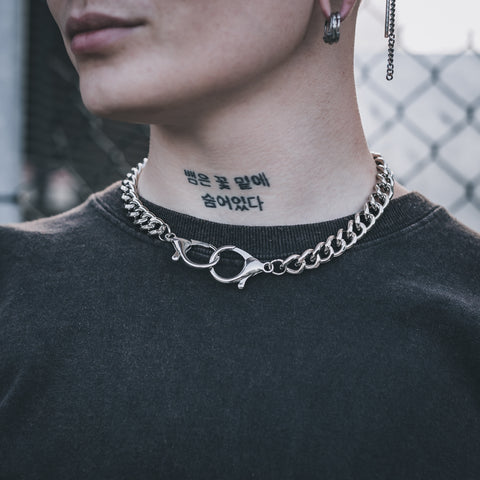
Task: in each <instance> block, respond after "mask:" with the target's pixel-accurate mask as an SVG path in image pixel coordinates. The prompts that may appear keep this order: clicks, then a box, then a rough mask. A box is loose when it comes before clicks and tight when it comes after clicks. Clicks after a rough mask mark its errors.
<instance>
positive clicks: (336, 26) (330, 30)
mask: <svg viewBox="0 0 480 480" xmlns="http://www.w3.org/2000/svg"><path fill="white" fill-rule="evenodd" d="M341 20H342V19H341V17H340V12H336V13H332V14H331V15H330V18H329V19H327V21H326V22H325V29H324V35H323V41H324V42H325V43H328V44H329V45H332V44H333V43H337V42H338V41H339V40H340V23H341Z"/></svg>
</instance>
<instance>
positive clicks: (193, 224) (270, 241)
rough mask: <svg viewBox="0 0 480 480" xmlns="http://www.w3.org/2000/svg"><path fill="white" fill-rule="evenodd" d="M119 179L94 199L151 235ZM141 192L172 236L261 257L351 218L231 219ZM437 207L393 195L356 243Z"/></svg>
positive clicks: (308, 244)
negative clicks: (135, 216)
mask: <svg viewBox="0 0 480 480" xmlns="http://www.w3.org/2000/svg"><path fill="white" fill-rule="evenodd" d="M120 185H121V182H116V183H114V184H113V185H111V186H110V187H108V188H106V189H105V190H103V191H102V192H98V193H97V194H95V195H94V200H95V201H96V202H97V204H98V205H100V206H101V207H102V209H103V210H104V212H107V213H108V214H109V215H113V216H114V217H116V219H117V220H119V221H121V222H122V223H123V224H124V225H126V226H127V227H128V228H129V229H131V230H132V231H134V232H136V233H139V234H140V235H143V236H144V237H146V238H147V239H148V240H152V238H151V237H148V235H146V234H144V233H142V232H140V231H139V230H138V227H137V226H136V225H134V224H133V222H132V220H131V218H129V217H127V215H126V210H125V208H124V203H123V201H122V199H121V194H122V192H121V190H120ZM140 198H141V201H142V202H143V204H144V205H145V206H146V207H147V208H148V209H149V210H150V211H151V212H152V213H154V214H155V215H156V216H158V217H160V218H161V219H162V220H164V221H165V222H166V223H168V225H170V227H171V229H172V231H173V232H174V233H175V234H176V235H177V236H179V237H182V238H187V239H195V240H199V241H202V242H206V243H209V244H212V245H215V246H217V247H219V246H223V245H236V246H237V247H239V248H242V249H244V250H246V251H248V252H249V253H250V254H252V255H254V256H255V257H257V258H259V259H261V260H269V259H272V258H276V257H280V258H284V257H286V256H288V255H291V254H293V253H299V252H302V251H303V250H306V249H307V248H313V247H315V245H316V244H317V243H319V242H320V241H325V240H326V239H327V238H328V237H329V236H330V235H333V234H336V233H337V231H338V230H339V229H340V228H344V229H345V228H346V227H347V224H348V221H349V220H350V219H352V218H353V214H352V215H349V216H346V217H342V218H338V219H335V220H329V221H326V222H318V223H308V224H299V225H278V226H243V225H230V224H224V223H217V222H211V221H208V220H203V219H199V218H196V217H193V216H190V215H187V214H184V213H179V212H176V211H173V210H169V209H167V208H164V207H162V206H160V205H155V204H153V203H151V202H149V201H148V200H146V199H144V198H142V197H140ZM439 208H440V207H439V206H438V205H435V204H434V203H432V202H431V201H430V200H428V199H427V198H425V197H424V196H423V195H421V194H420V193H418V192H415V191H414V192H409V193H407V194H405V195H403V196H401V197H399V198H394V199H393V200H391V201H390V204H389V205H388V207H387V208H386V209H385V212H384V213H383V215H382V216H381V217H380V218H379V219H378V221H377V223H376V224H375V225H374V226H373V228H372V229H371V230H370V231H369V232H368V233H367V235H366V236H365V237H364V238H363V239H362V240H361V241H360V242H359V245H360V243H361V244H363V245H365V244H368V243H370V242H372V241H376V240H379V239H381V238H383V237H386V236H388V235H391V234H392V233H394V232H398V231H400V230H402V229H405V228H408V227H410V226H412V225H414V224H415V223H417V222H419V221H421V220H422V219H423V218H425V217H426V216H428V215H429V214H430V213H432V212H433V211H435V210H437V209H439Z"/></svg>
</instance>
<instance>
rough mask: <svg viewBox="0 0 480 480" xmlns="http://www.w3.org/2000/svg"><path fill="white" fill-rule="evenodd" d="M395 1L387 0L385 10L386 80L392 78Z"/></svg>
mask: <svg viewBox="0 0 480 480" xmlns="http://www.w3.org/2000/svg"><path fill="white" fill-rule="evenodd" d="M395 2H396V0H387V6H386V11H385V38H388V60H387V80H388V81H390V80H393V70H394V66H393V57H394V55H395Z"/></svg>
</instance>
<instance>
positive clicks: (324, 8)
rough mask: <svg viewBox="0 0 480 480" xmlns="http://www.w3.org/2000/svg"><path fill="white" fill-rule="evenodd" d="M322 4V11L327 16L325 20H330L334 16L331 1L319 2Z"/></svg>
mask: <svg viewBox="0 0 480 480" xmlns="http://www.w3.org/2000/svg"><path fill="white" fill-rule="evenodd" d="M318 3H319V4H320V9H321V10H322V13H323V14H324V15H325V18H330V15H331V14H332V7H331V6H330V0H318Z"/></svg>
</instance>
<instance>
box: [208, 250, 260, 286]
mask: <svg viewBox="0 0 480 480" xmlns="http://www.w3.org/2000/svg"><path fill="white" fill-rule="evenodd" d="M226 251H232V252H235V253H238V254H239V255H240V256H241V257H242V258H243V259H244V264H243V268H242V270H241V271H240V273H239V274H238V275H235V276H234V277H231V278H225V277H222V276H220V275H219V274H218V273H217V272H216V271H215V268H214V267H215V265H216V264H217V263H218V261H219V260H220V255H221V254H222V252H226ZM210 263H211V264H212V266H211V267H210V274H211V275H212V277H213V278H214V279H215V280H217V281H218V282H220V283H237V284H238V285H237V286H238V288H239V289H240V290H241V289H243V287H244V286H245V283H246V281H247V280H248V279H249V278H250V277H253V276H254V275H258V274H259V273H265V272H266V271H267V270H266V267H265V264H264V263H263V262H261V261H260V260H258V259H257V258H255V257H253V256H252V255H250V254H249V253H248V252H245V251H244V250H242V249H240V248H238V247H235V246H233V245H227V246H225V247H221V248H219V249H217V250H215V251H214V252H213V253H212V255H211V257H210Z"/></svg>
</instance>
